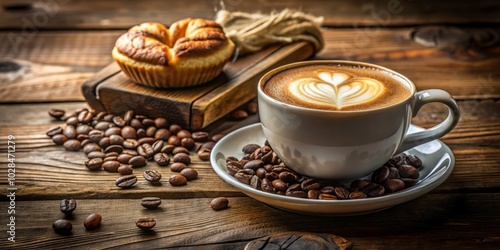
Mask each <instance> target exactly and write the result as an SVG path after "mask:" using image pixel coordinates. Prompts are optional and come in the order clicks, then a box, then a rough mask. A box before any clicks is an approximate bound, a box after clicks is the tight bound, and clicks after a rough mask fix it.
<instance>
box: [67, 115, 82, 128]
mask: <svg viewBox="0 0 500 250" xmlns="http://www.w3.org/2000/svg"><path fill="white" fill-rule="evenodd" d="M78 123H80V121H78V118H77V117H74V116H72V117H68V119H66V124H69V125H73V126H76V125H77V124H78Z"/></svg>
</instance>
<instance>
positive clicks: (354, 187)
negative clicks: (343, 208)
mask: <svg viewBox="0 0 500 250" xmlns="http://www.w3.org/2000/svg"><path fill="white" fill-rule="evenodd" d="M368 184H370V181H369V180H354V181H353V182H351V185H350V186H349V191H351V192H354V191H359V190H361V189H362V188H363V187H365V186H366V185H368Z"/></svg>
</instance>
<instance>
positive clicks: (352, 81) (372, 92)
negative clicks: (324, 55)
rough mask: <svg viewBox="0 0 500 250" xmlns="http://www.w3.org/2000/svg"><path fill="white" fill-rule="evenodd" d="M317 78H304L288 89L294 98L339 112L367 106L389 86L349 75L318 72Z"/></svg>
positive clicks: (291, 84)
mask: <svg viewBox="0 0 500 250" xmlns="http://www.w3.org/2000/svg"><path fill="white" fill-rule="evenodd" d="M315 73H316V76H315V77H308V78H301V79H298V80H295V81H293V82H291V83H290V85H289V86H288V90H289V93H290V94H291V98H296V99H297V100H298V101H305V102H309V103H315V104H318V105H332V106H334V107H336V108H338V109H342V108H344V107H347V106H352V105H357V104H364V103H367V102H369V101H371V100H373V99H375V98H378V97H379V96H381V94H382V93H384V90H385V86H384V85H383V83H381V82H380V81H378V80H376V79H372V78H368V77H353V76H351V75H348V74H346V73H340V72H330V71H317V72H315Z"/></svg>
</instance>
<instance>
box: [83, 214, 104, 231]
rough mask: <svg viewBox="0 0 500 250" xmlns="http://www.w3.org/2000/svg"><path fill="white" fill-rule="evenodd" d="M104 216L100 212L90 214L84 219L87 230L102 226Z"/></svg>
mask: <svg viewBox="0 0 500 250" xmlns="http://www.w3.org/2000/svg"><path fill="white" fill-rule="evenodd" d="M101 221H102V216H101V215H100V214H90V215H89V216H87V218H86V219H85V220H84V221H83V226H84V227H85V228H86V229H87V230H94V229H96V228H98V227H100V226H101Z"/></svg>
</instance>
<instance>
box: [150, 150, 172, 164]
mask: <svg viewBox="0 0 500 250" xmlns="http://www.w3.org/2000/svg"><path fill="white" fill-rule="evenodd" d="M153 160H154V161H155V162H156V163H157V164H158V165H160V166H167V165H168V164H169V163H170V157H169V156H168V154H165V153H157V154H155V155H154V156H153Z"/></svg>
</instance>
